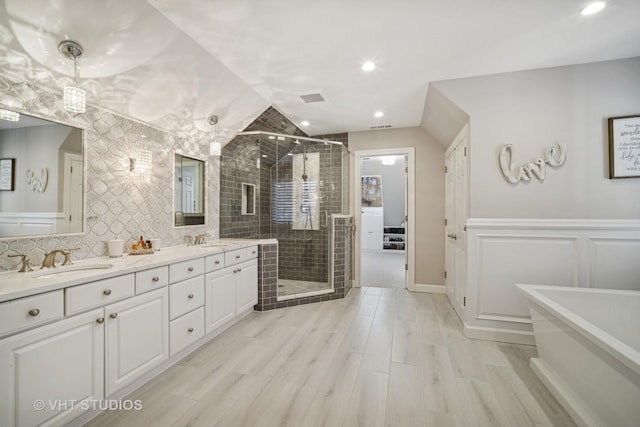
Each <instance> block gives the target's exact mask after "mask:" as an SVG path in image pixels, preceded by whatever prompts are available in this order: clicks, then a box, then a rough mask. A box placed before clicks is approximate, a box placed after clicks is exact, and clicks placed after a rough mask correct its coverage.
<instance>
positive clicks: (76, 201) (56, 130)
mask: <svg viewBox="0 0 640 427" xmlns="http://www.w3.org/2000/svg"><path fill="white" fill-rule="evenodd" d="M0 159H3V160H5V161H4V163H3V165H5V166H6V167H4V173H5V175H6V177H5V178H6V179H5V181H7V184H9V181H11V183H10V185H6V187H7V191H0V239H4V238H16V237H26V236H50V235H56V234H70V233H82V232H83V206H84V131H83V130H82V129H79V128H75V127H72V126H68V125H65V124H61V123H56V122H52V121H49V120H44V119H41V118H37V117H32V116H29V115H26V114H23V113H18V112H13V111H10V110H6V109H2V108H0ZM9 169H11V170H9Z"/></svg>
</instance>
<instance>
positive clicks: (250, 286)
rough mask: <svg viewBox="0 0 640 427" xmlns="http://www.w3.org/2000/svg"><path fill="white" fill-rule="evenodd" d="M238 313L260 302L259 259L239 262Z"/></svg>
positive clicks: (237, 270)
mask: <svg viewBox="0 0 640 427" xmlns="http://www.w3.org/2000/svg"><path fill="white" fill-rule="evenodd" d="M235 270H236V315H238V314H240V313H242V312H243V311H245V310H249V309H251V308H253V306H254V305H256V304H257V303H258V261H255V260H254V261H250V262H245V263H242V264H239V265H238V266H237V267H236V268H235Z"/></svg>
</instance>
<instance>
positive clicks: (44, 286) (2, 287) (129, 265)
mask: <svg viewBox="0 0 640 427" xmlns="http://www.w3.org/2000/svg"><path fill="white" fill-rule="evenodd" d="M274 243H278V241H277V240H276V239H220V240H212V241H210V242H207V243H205V244H203V245H197V246H174V247H168V248H162V249H160V250H159V251H156V252H154V253H153V254H150V255H124V256H122V257H120V258H109V257H101V258H90V259H87V260H82V261H75V262H74V263H73V265H72V266H60V267H56V268H55V269H52V270H49V269H47V270H41V269H39V268H34V271H32V272H29V273H19V272H17V271H9V272H5V273H0V302H3V301H9V300H13V299H16V298H22V297H25V296H29V295H35V294H40V293H43V292H49V291H54V290H57V289H63V288H66V287H69V286H75V285H80V284H83V283H88V282H93V281H96V280H100V279H107V278H109V277H114V276H120V275H123V274H128V273H135V272H136V271H143V270H148V269H150V268H154V267H160V266H163V265H168V264H171V263H174V262H180V261H187V260H190V259H195V258H201V257H205V256H208V255H214V254H217V253H221V252H228V251H232V250H234V249H241V248H244V247H247V246H252V245H261V244H274ZM216 245H217V246H216ZM109 264H110V265H111V266H110V267H109V268H102V269H91V266H98V265H109ZM82 267H87V268H89V269H87V270H76V269H78V268H82ZM44 271H46V272H49V271H51V275H43V276H41V274H42V273H43V272H44ZM60 273H63V274H60Z"/></svg>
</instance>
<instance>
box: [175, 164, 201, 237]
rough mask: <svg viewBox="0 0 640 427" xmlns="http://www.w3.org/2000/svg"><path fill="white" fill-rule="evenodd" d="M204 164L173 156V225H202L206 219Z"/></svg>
mask: <svg viewBox="0 0 640 427" xmlns="http://www.w3.org/2000/svg"><path fill="white" fill-rule="evenodd" d="M205 166H206V165H205V162H204V161H203V160H199V159H194V158H192V157H187V156H183V155H181V154H177V153H176V155H175V167H174V187H173V188H174V202H173V206H174V209H173V211H174V225H175V226H176V227H181V226H185V225H203V224H205V217H206V209H205V207H206V201H205V197H204V195H205V171H206V169H205Z"/></svg>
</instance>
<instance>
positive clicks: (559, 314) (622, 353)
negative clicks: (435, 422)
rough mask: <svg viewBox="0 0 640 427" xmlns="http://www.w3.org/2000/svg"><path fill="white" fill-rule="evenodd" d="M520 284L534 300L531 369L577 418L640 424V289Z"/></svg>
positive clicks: (601, 423) (582, 422) (594, 422)
mask: <svg viewBox="0 0 640 427" xmlns="http://www.w3.org/2000/svg"><path fill="white" fill-rule="evenodd" d="M516 286H517V287H518V288H520V290H521V291H522V292H523V293H524V294H525V295H526V296H527V298H528V299H529V303H530V304H529V308H530V312H531V320H532V322H533V331H534V334H535V339H536V346H537V349H538V358H533V359H531V369H533V371H534V372H535V373H536V375H537V376H538V378H540V380H541V381H542V382H543V383H544V384H545V386H546V387H547V388H548V389H549V390H550V391H551V393H552V394H553V395H554V396H555V397H556V398H557V399H558V401H559V402H560V404H562V406H563V407H564V408H565V409H566V410H567V412H568V413H569V415H571V417H572V418H573V420H574V421H575V422H576V423H577V424H578V425H584V426H606V427H615V426H640V292H638V291H615V290H605V289H584V288H567V287H559V286H542V285H516Z"/></svg>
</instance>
